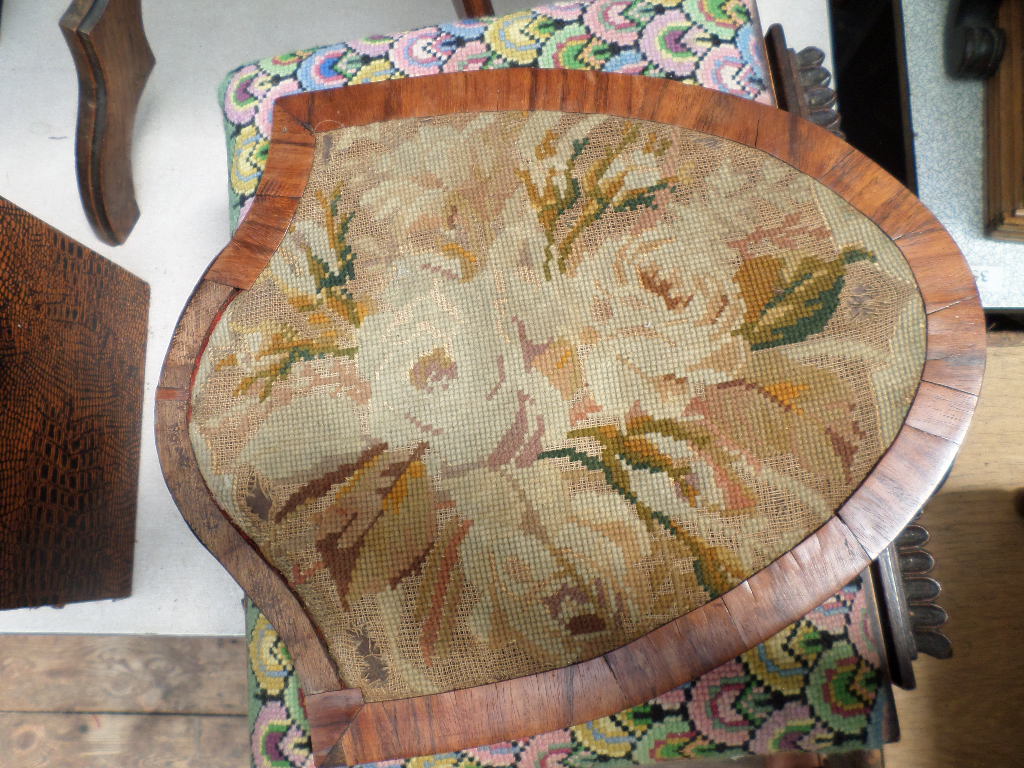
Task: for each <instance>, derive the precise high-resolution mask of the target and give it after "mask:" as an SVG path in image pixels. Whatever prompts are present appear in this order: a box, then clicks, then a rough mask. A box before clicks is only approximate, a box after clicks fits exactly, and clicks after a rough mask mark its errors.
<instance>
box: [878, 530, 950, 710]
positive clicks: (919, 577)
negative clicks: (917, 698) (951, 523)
mask: <svg viewBox="0 0 1024 768" xmlns="http://www.w3.org/2000/svg"><path fill="white" fill-rule="evenodd" d="M919 518H920V513H919V514H918V515H917V517H915V518H914V522H912V523H911V524H910V525H908V526H907V527H906V528H904V529H903V533H901V534H900V535H899V536H898V537H897V538H896V541H895V542H893V544H891V545H890V546H889V547H888V548H886V550H885V551H884V552H883V553H882V555H881V556H880V557H879V558H878V560H877V561H876V562H875V563H874V564H873V566H872V575H873V577H874V578H875V580H876V585H877V587H878V588H877V589H876V590H875V594H876V597H877V598H878V601H879V615H880V616H881V619H882V623H883V625H884V628H885V630H886V631H885V633H884V634H885V637H886V652H887V656H888V659H889V672H890V674H891V676H892V679H893V682H894V683H895V684H896V685H898V686H900V687H901V688H905V689H907V690H910V689H913V688H914V687H915V686H916V681H915V678H914V669H913V664H912V662H913V661H914V659H916V658H917V655H918V653H926V654H928V655H929V656H934V657H935V658H937V659H948V658H949V657H950V656H952V655H953V647H952V644H951V643H950V641H949V638H948V637H946V635H944V634H943V633H942V632H940V631H939V630H940V629H941V627H942V626H943V625H944V624H945V623H946V621H947V620H948V618H949V616H948V614H947V613H946V611H945V610H944V609H943V608H942V607H941V606H939V605H938V604H936V602H935V600H936V599H938V597H939V594H940V593H941V592H942V585H941V584H939V582H938V581H937V580H936V579H934V578H933V577H931V576H928V575H927V574H928V573H930V572H931V570H932V568H933V567H934V566H935V558H934V557H932V555H931V553H930V552H928V551H927V550H926V549H924V545H925V544H927V543H928V538H929V534H928V530H927V529H926V528H925V527H924V526H923V525H921V524H920V522H919Z"/></svg>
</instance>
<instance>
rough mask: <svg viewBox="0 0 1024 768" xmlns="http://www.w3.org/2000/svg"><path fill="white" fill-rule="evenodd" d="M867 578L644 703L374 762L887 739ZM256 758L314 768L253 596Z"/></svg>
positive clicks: (290, 676) (646, 755) (292, 689)
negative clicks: (551, 727)
mask: <svg viewBox="0 0 1024 768" xmlns="http://www.w3.org/2000/svg"><path fill="white" fill-rule="evenodd" d="M870 600H871V595H870V593H869V592H868V591H867V590H866V589H865V588H864V584H863V583H862V582H861V580H860V579H857V580H855V581H854V582H853V583H852V584H850V585H849V586H848V587H846V588H845V589H844V590H842V591H841V592H840V593H839V594H837V595H836V596H835V597H832V598H830V599H829V600H827V601H826V602H825V603H823V604H822V605H821V607H819V608H816V609H815V610H814V611H812V612H811V613H809V614H807V616H806V617H805V618H803V619H801V620H800V621H798V622H797V623H796V624H793V625H792V626H790V627H787V628H786V629H785V630H783V631H782V632H780V633H779V634H777V635H775V636H774V637H772V638H771V639H769V640H768V641H767V642H765V643H762V644H761V645H759V646H757V647H756V648H753V649H751V650H749V651H747V652H746V653H744V654H743V655H741V656H739V657H737V658H736V659H734V660H733V661H730V662H729V663H727V664H723V665H722V666H721V667H718V668H717V669H715V670H713V671H711V672H709V673H707V674H705V675H702V676H701V677H699V678H697V679H696V680H693V681H691V682H689V683H687V684H685V685H683V686H680V687H679V688H675V689H673V690H671V691H668V692H667V693H665V694H664V695H662V696H659V697H657V698H655V699H652V700H651V701H648V702H646V703H644V704H641V705H640V706H637V707H633V708H632V709H627V710H625V711H623V712H619V713H618V714H615V715H612V716H610V717H604V718H601V719H600V720H595V721H593V722H590V723H583V724H581V725H578V726H575V727H573V728H563V729H560V730H557V731H552V732H550V733H544V734H539V735H537V736H534V737H533V738H530V739H522V740H520V741H512V742H504V743H501V744H491V745H488V746H483V747H478V748H475V749H466V750H463V751H461V752H453V753H449V754H441V755H430V756H423V757H417V758H412V759H409V760H391V761H387V762H384V763H376V764H372V765H374V768H511V767H512V766H515V767H516V768H584V767H586V766H597V765H602V766H608V767H609V768H618V767H619V766H621V767H623V768H625V766H633V765H647V764H651V763H657V762H661V761H666V760H677V759H680V758H696V759H701V758H703V759H728V758H733V757H740V756H742V755H750V754H754V755H763V754H769V753H775V752H795V751H799V752H825V753H828V752H842V751H846V750H851V749H879V748H881V747H882V745H883V744H884V743H886V742H887V741H891V740H892V739H894V738H895V736H896V733H895V715H894V712H893V706H892V692H891V691H890V690H889V686H888V683H887V681H886V678H885V675H884V672H883V664H882V658H881V656H880V653H881V647H882V640H881V637H880V635H879V630H878V626H877V624H876V623H875V615H874V611H873V610H872V608H871V607H870V605H869V604H868V602H869V601H870ZM248 631H249V652H250V653H249V690H250V694H251V698H250V702H249V705H250V706H249V718H250V727H251V732H252V758H253V762H252V765H253V768H313V758H312V749H311V746H310V741H309V735H308V734H309V723H308V721H307V720H306V717H305V712H304V710H303V708H302V704H301V693H300V687H299V681H298V678H297V677H296V676H295V672H294V668H293V666H292V661H291V657H290V656H289V654H288V649H287V648H286V647H285V645H284V644H283V643H282V642H281V640H280V638H279V637H278V636H277V633H276V632H274V629H273V627H271V626H270V624H269V623H268V622H267V620H266V618H265V617H264V616H263V615H262V614H260V612H259V611H258V610H257V609H256V608H255V607H254V606H251V605H250V608H249V611H248Z"/></svg>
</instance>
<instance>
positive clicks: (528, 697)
mask: <svg viewBox="0 0 1024 768" xmlns="http://www.w3.org/2000/svg"><path fill="white" fill-rule="evenodd" d="M493 110H562V111H568V112H582V113H601V114H608V115H616V116H621V117H634V118H638V119H645V120H652V121H656V122H662V123H667V124H670V125H678V126H683V127H687V128H692V129H695V130H699V131H702V132H705V133H711V134H715V135H718V136H721V137H724V138H727V139H731V140H733V141H736V142H739V143H742V144H745V145H747V146H750V147H756V148H757V149H760V150H762V151H764V152H766V153H768V154H770V155H772V156H774V157H776V158H779V159H780V160H783V161H785V162H786V163H788V164H790V165H792V166H793V167H794V168H796V169H797V170H799V171H800V172H802V173H804V174H807V175H809V176H811V177H813V178H814V179H817V180H818V181H820V182H821V183H823V184H825V185H826V186H828V187H829V188H831V189H832V190H833V191H834V192H836V193H837V194H838V195H840V196H841V197H843V198H844V199H845V200H846V201H848V202H849V203H850V204H851V205H852V206H853V207H854V208H856V209H857V210H858V211H860V212H861V213H862V214H863V215H864V216H866V217H868V218H869V219H871V220H872V221H873V222H874V223H875V224H876V225H877V226H878V227H879V228H880V229H881V230H882V231H883V232H885V233H886V234H887V235H888V237H889V238H890V239H891V240H892V241H893V242H894V243H895V244H896V246H897V247H898V248H899V249H900V251H902V253H903V255H904V256H905V257H906V259H907V261H908V262H909V264H910V266H911V268H912V270H913V272H914V275H915V277H916V280H917V282H918V285H919V288H920V291H921V294H922V297H923V301H924V310H925V313H926V314H927V350H926V362H925V365H924V369H923V373H922V375H921V381H920V386H919V390H918V393H917V396H916V399H915V400H914V403H913V405H912V407H911V409H910V412H909V414H908V416H907V418H906V420H905V422H904V424H903V426H902V429H901V430H900V432H899V434H898V436H897V438H896V440H895V442H894V443H893V444H892V445H891V447H890V448H889V450H888V451H887V452H886V453H885V455H884V456H883V457H882V459H881V460H880V461H879V462H878V464H877V465H876V466H875V467H874V469H873V470H872V471H871V473H870V474H869V475H868V476H867V478H866V479H865V480H864V481H863V483H862V484H861V485H860V486H859V487H858V488H857V489H856V491H855V492H854V493H853V494H852V495H851V496H850V497H849V499H848V500H847V501H846V502H845V504H843V505H842V506H841V507H840V508H839V509H838V511H837V513H836V514H835V516H834V517H832V518H831V519H830V520H829V522H827V523H826V524H825V525H824V526H822V527H821V528H820V529H819V530H817V531H816V532H815V533H814V534H812V535H811V536H809V537H808V538H807V539H805V540H804V541H803V542H801V543H800V544H799V545H798V546H796V547H795V548H793V549H792V550H791V551H790V552H789V553H787V554H786V555H784V556H782V557H781V558H779V559H778V560H776V561H774V562H773V563H771V564H770V565H769V566H768V567H766V568H764V569H763V570H761V571H760V572H758V573H756V574H755V575H753V576H751V577H750V578H748V579H747V580H746V581H744V582H743V583H741V584H740V585H739V586H737V587H736V588H734V589H732V590H731V591H729V592H727V593H725V594H724V595H722V596H721V597H719V598H717V599H714V600H712V601H710V602H708V603H706V604H704V605H703V606H702V607H700V608H698V609H697V610H694V611H692V612H690V613H688V614H686V615H684V616H681V617H680V618H677V619H675V620H673V621H671V622H669V623H668V624H666V625H664V626H662V627H661V628H659V629H656V630H655V631H653V632H650V633H649V634H647V635H645V636H643V637H641V638H640V639H638V640H635V641H633V642H631V643H628V644H627V645H624V646H622V647H620V648H618V649H617V650H614V651H611V652H609V653H606V654H604V655H602V656H598V657H597V658H594V659H591V660H589V661H584V662H581V663H578V664H574V665H572V666H568V667H563V668H561V669H555V670H552V671H549V672H544V673H540V674H535V675H530V676H528V677H523V678H516V679H511V680H506V681H504V682H499V683H494V684H491V685H483V686H479V687H476V688H469V689H462V690H455V691H451V692H448V693H441V694H434V695H427V696H419V697H415V698H408V699H398V700H391V701H375V702H364V701H363V698H362V695H361V694H360V692H359V691H358V690H340V689H341V688H342V686H341V683H340V680H339V676H338V673H337V671H336V670H335V669H334V667H333V665H332V663H331V661H330V658H329V656H328V654H327V652H326V650H325V646H324V641H323V638H321V637H320V636H318V633H317V631H316V630H315V628H314V627H313V624H312V623H311V621H310V619H309V617H308V616H307V614H306V613H305V612H304V611H303V609H302V607H301V605H300V603H299V601H298V599H297V598H296V596H295V594H293V592H292V591H291V590H290V589H289V587H288V586H287V585H286V583H285V582H284V580H283V579H282V578H281V576H280V575H279V574H278V573H277V572H276V571H275V570H274V569H273V568H272V567H270V566H269V565H268V563H267V562H266V561H265V560H263V559H262V558H261V557H260V556H259V555H258V554H257V553H256V552H255V551H254V550H253V548H252V547H251V545H250V543H249V542H248V541H247V540H246V538H245V537H244V536H243V535H242V534H241V533H240V532H239V531H238V530H237V529H236V528H235V527H234V526H233V525H232V524H231V523H230V522H229V521H228V519H227V518H226V517H225V515H224V514H223V513H222V512H221V510H220V509H219V508H218V507H217V504H216V503H215V502H214V500H213V497H212V496H211V494H210V491H209V490H208V488H207V487H206V485H205V483H204V481H203V479H202V476H201V474H200V471H199V469H198V466H197V463H196V459H195V455H194V453H193V448H192V445H191V442H190V440H189V436H188V426H187V424H188V408H189V398H190V387H191V381H192V376H193V371H194V368H195V365H196V361H197V358H198V356H199V354H200V352H201V349H202V348H203V345H204V343H205V340H206V338H207V335H208V332H209V329H210V328H211V325H212V324H213V323H214V322H215V319H216V318H217V317H218V316H219V314H220V313H221V311H222V309H223V308H224V307H225V306H226V305H227V303H229V302H230V301H231V300H232V298H233V297H234V296H235V295H236V294H238V292H239V291H245V290H247V289H249V288H250V287H251V286H252V285H253V282H254V281H255V280H256V278H257V276H258V275H259V274H260V273H261V272H262V270H263V269H264V267H265V266H266V264H267V263H268V260H269V259H270V256H271V255H272V254H273V253H274V251H275V250H276V249H277V247H278V246H279V244H280V243H281V240H282V238H283V237H284V235H285V233H286V232H287V230H288V228H289V225H290V222H291V220H292V216H293V213H294V211H295V207H296V205H297V202H298V200H299V198H300V196H301V195H302V192H303V189H304V188H305V185H306V179H307V176H308V175H309V172H310V169H311V167H312V163H313V153H314V137H315V134H316V133H317V132H318V131H325V130H332V129H336V128H339V127H341V126H345V125H365V124H368V123H372V122H376V121H382V120H391V119H397V118H405V117H420V116H432V115H442V114H450V113H457V112H475V111H493ZM983 367H984V321H983V317H982V312H981V306H980V303H979V300H978V294H977V290H976V287H975V285H974V281H973V278H972V276H971V273H970V270H969V269H968V268H967V265H966V264H965V263H964V260H963V257H962V256H961V254H960V253H959V251H958V250H957V248H956V246H955V244H954V243H953V241H952V240H951V239H950V237H949V235H948V234H946V232H945V230H943V228H942V227H941V225H940V224H939V223H938V222H937V221H936V220H935V218H934V217H933V216H932V215H931V214H930V213H929V212H928V211H927V210H926V209H925V208H924V206H923V205H922V204H921V203H920V202H919V201H918V200H917V199H916V198H914V197H913V195H911V194H910V193H909V192H908V191H907V190H906V189H905V188H903V187H902V186H901V185H900V184H899V183H898V182H896V181H895V180H894V179H892V177H890V176H889V175H888V174H886V173H885V172H884V171H882V170H881V169H880V168H879V167H878V166H876V165H875V164H874V163H872V162H871V161H870V160H868V159H867V158H865V157H864V156H862V155H860V154H859V153H858V152H857V151H856V150H854V149H853V148H852V147H850V146H849V145H847V144H845V143H844V142H842V141H841V140H839V139H838V138H836V137H835V136H833V135H831V134H830V133H828V132H827V131H824V130H822V129H821V128H819V127H817V126H815V125H812V124H811V123H809V122H807V121H805V120H801V119H800V118H798V117H795V116H793V115H790V114H787V113H785V112H781V111H779V110H776V109H772V108H769V107H764V106H761V105H758V104H754V103H752V102H747V101H743V100H740V99H736V98H733V97H730V96H725V95H722V94H719V93H716V92H712V91H709V90H706V89H701V88H697V87H693V86H686V85H681V84H678V83H673V82H669V81H666V80H659V79H655V78H644V77H632V76H624V75H605V74H601V73H594V72H576V71H566V70H534V69H513V70H504V71H492V72H481V73H468V74H457V75H443V76H437V77H432V78H423V79H411V80H400V81H392V82H388V83H380V84H374V85H367V86H356V87H350V88H343V89H335V90H329V91H321V92H316V93H311V94H303V95H300V96H292V97H286V98H283V99H281V100H279V101H278V102H277V103H276V106H275V120H274V134H273V139H272V143H271V150H270V155H269V161H268V165H267V169H266V172H265V174H264V176H263V179H262V181H261V184H260V187H259V190H258V192H257V196H256V200H255V203H254V205H253V208H252V210H251V212H250V214H249V216H248V217H247V218H246V219H245V221H244V222H243V223H242V225H241V226H240V227H239V229H238V231H237V233H236V234H235V236H234V238H233V239H232V241H231V242H230V243H229V244H228V246H227V247H226V248H225V249H224V250H223V251H221V253H220V254H219V255H218V256H217V258H216V259H214V261H213V263H212V264H211V266H210V268H209V269H208V270H207V272H206V274H205V275H204V277H203V279H202V280H201V281H200V283H199V285H198V286H197V288H196V291H195V293H194V294H193V296H192V298H191V299H190V301H189V302H188V304H187V306H186V307H185V310H184V312H183V314H182V317H181V320H180V321H179V324H178V327H177V330H176V332H175V334H174V338H173V340H172V343H171V346H170V349H169V351H168V355H167V359H166V362H165V365H164V368H163V371H162V375H161V379H160V383H159V388H158V390H157V439H158V448H159V452H160V457H161V462H162V465H163V469H164V473H165V476H166V479H167V482H168V485H169V487H170V489H171V492H172V494H173V495H174V498H175V500H176V502H177V504H178V506H179V508H180V509H181V511H182V513H183V515H184V516H185V518H186V519H187V521H188V522H189V524H190V525H191V526H192V528H193V529H194V530H195V532H196V533H197V535H198V536H199V537H200V539H201V540H202V541H203V543H204V544H205V545H206V546H207V547H209V548H210V549H211V551H212V552H213V553H214V554H215V556H216V557H217V558H218V559H219V560H220V561H221V562H222V563H223V564H224V565H225V567H227V569H228V570H229V571H230V572H231V573H232V575H233V576H234V577H235V578H236V579H237V580H238V582H239V583H240V584H241V585H242V586H243V588H244V589H245V590H246V591H247V592H248V593H249V594H250V595H251V596H252V597H253V599H254V600H255V601H256V602H257V603H258V604H259V605H260V606H261V607H262V608H263V610H264V611H265V613H266V614H267V616H268V618H269V619H270V621H271V622H272V623H273V624H274V626H275V627H276V628H277V629H278V630H279V632H280V634H281V636H282V638H283V639H284V640H285V642H286V643H287V645H288V647H289V649H290V650H291V651H292V653H293V655H294V658H295V664H296V668H297V670H298V672H299V674H300V676H301V678H302V683H303V686H304V688H305V690H306V691H307V698H306V705H307V711H308V713H309V716H310V720H311V722H312V724H313V740H314V749H315V751H316V753H317V761H318V765H340V764H355V763H362V762H371V761H376V760H382V759H388V758H394V757H403V756H415V755H423V754H432V753H437V752H445V751H450V750H455V749H459V748H464V747H467V746H475V745H480V744H488V743H494V742H498V741H503V740H506V739H513V738H520V737H525V736H529V735H533V734H537V733H542V732H546V731H549V730H553V729H556V728H561V727H565V726H567V725H570V724H575V723H579V722H584V721H587V720H590V719H593V718H596V717H600V716H604V715H607V714H610V713H613V712H616V711H619V710H621V709H624V708H626V707H630V706H634V705H636V704H639V703H641V702H643V701H645V700H647V699H649V698H652V697H653V696H656V695H658V694H660V693H662V692H664V691H665V690H668V689H669V688H672V687H674V686H678V685H680V684H682V683H683V682H686V681H688V680H690V679H692V678H693V677H695V676H697V675H700V674H702V673H704V672H706V671H708V670H710V669H713V668H714V667H716V666H718V665H719V664H721V663H723V662H725V661H727V660H728V659H731V658H733V657H734V656H736V655H737V654H739V653H741V652H742V651H744V650H746V649H748V648H750V647H752V646H754V645H756V644H757V643H759V642H761V641H762V640H764V639H765V638H767V637H768V636H770V635H771V634H773V633H774V632H776V631H778V630H779V629H781V628H782V627H784V626H786V625H788V624H790V623H792V622H793V621H795V620H797V619H798V618H799V617H800V616H802V615H804V614H805V613H806V612H807V611H809V610H811V609H813V608H814V607H815V606H817V605H818V604H820V603H821V601H822V600H824V599H825V598H826V597H827V596H828V595H830V594H833V593H834V592H835V591H836V590H838V589H839V588H841V587H842V586H843V585H844V584H846V583H847V582H848V581H849V580H850V579H852V578H853V577H854V576H855V575H856V574H857V573H859V572H860V571H861V570H863V569H864V568H865V567H866V566H867V565H868V563H869V562H870V561H871V560H872V559H874V558H875V557H877V556H878V554H879V553H880V552H881V551H882V550H883V549H885V547H886V546H888V544H889V543H890V542H891V541H892V540H893V539H894V538H895V537H896V535H897V534H898V533H899V532H900V530H901V529H902V528H903V527H904V526H905V525H906V524H907V523H908V522H909V521H910V520H911V518H912V517H913V516H914V515H915V514H916V513H917V511H918V510H919V508H920V507H921V505H922V504H923V503H924V502H925V501H926V500H927V498H928V497H929V495H930V494H931V493H932V492H933V490H934V489H935V488H936V487H937V485H938V484H939V482H940V481H941V480H942V477H943V476H944V474H945V471H946V469H947V468H948V466H949V465H950V463H951V462H952V460H953V457H954V456H955V454H956V451H957V448H958V446H959V444H960V442H961V441H962V439H963V436H964V433H965V431H966V428H967V425H968V423H969V421H970V417H971V414H972V412H973V409H974V405H975V402H976V399H977V395H978V391H979V388H980V384H981V376H982V370H983Z"/></svg>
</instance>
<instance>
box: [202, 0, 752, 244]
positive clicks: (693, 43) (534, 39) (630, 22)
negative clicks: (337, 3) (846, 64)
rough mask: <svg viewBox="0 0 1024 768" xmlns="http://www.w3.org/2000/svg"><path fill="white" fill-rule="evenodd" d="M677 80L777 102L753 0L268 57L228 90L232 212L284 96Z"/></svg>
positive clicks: (608, 5) (255, 172) (583, 7)
mask: <svg viewBox="0 0 1024 768" xmlns="http://www.w3.org/2000/svg"><path fill="white" fill-rule="evenodd" d="M529 66H537V67H556V68H573V69H594V70H602V71H605V72H622V73H626V74H643V75H648V76H651V77H667V78H672V79H674V80H680V81H682V82H686V83H693V84H696V85H703V86H706V87H708V88H713V89H715V90H717V91H723V92H726V93H732V94H735V95H736V96H741V97H743V98H748V99H754V100H757V101H761V102H765V103H770V102H771V96H770V94H769V90H768V82H769V78H768V70H767V65H766V63H765V60H764V45H763V42H762V38H761V33H760V29H759V27H758V24H757V21H756V18H755V12H754V9H753V3H752V0H593V2H570V3H553V4H551V5H545V6H541V7H538V8H534V9H533V10H527V11H518V12H516V13H511V14H508V15H506V16H499V17H497V18H483V19H475V20H468V21H459V22H453V23H450V24H441V25H438V26H435V27H425V28H423V29H417V30H413V31H411V32H405V33H400V34H395V35H377V36H374V37H369V38H365V39H363V40H354V41H351V42H346V43H338V44H335V45H326V46H322V47H319V48H310V49H306V50H301V51H295V52H293V53H289V54H286V55H283V56H274V57H272V58H267V59H261V60H259V61H257V62H254V63H252V64H248V65H246V66H243V67H239V68H238V69H236V70H235V71H234V72H232V73H231V74H229V75H228V77H227V79H226V80H225V82H224V85H223V86H222V89H221V104H222V105H223V111H224V119H225V125H226V128H227V142H228V158H229V171H230V179H231V182H230V194H231V217H232V223H233V224H237V222H238V218H239V216H240V214H241V212H242V211H243V210H245V209H246V208H247V206H248V204H249V203H250V202H251V201H252V198H253V195H254V194H255V191H256V185H257V183H258V182H259V178H260V174H261V173H262V172H263V166H264V164H265V163H266V154H267V146H268V143H269V140H270V126H271V121H272V119H273V105H274V100H275V99H277V98H278V97H279V96H285V95H287V94H290V93H302V92H304V91H315V90H320V89H323V88H336V87H339V86H343V85H354V84H358V83H369V82H376V81H379V80H387V79H391V78H403V77H415V76H417V75H430V74H435V73H439V72H462V71H468V70H475V69H498V68H504V67H529Z"/></svg>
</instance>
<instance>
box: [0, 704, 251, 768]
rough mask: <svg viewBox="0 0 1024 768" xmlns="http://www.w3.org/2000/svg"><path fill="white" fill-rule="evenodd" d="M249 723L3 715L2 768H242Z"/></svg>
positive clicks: (182, 717)
mask: <svg viewBox="0 0 1024 768" xmlns="http://www.w3.org/2000/svg"><path fill="white" fill-rule="evenodd" d="M246 731H247V729H246V724H245V717H244V716H241V715H235V716H230V717H209V716H201V715H109V714H90V715H67V714H55V713H39V712H24V713H22V712H16V713H12V712H0V734H2V735H0V766H2V767H3V768H185V767H186V766H187V767H188V768H192V767H193V766H196V767H197V768H198V766H202V768H243V767H244V766H246V765H248V760H247V759H246V754H247V752H246V747H247V742H248V740H249V737H248V733H247V732H246Z"/></svg>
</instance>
